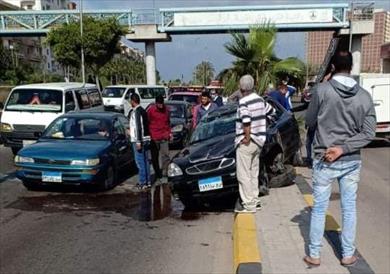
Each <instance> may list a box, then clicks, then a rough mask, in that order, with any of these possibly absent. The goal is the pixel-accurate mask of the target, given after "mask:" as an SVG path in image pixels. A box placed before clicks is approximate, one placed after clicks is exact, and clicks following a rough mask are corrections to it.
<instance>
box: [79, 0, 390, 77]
mask: <svg viewBox="0 0 390 274" xmlns="http://www.w3.org/2000/svg"><path fill="white" fill-rule="evenodd" d="M344 2H348V1H339V0H320V1H319V0H311V1H309V0H294V1H292V0H290V1H286V0H240V1H238V0H83V3H84V9H86V10H92V9H120V10H125V9H132V10H135V9H158V8H167V7H171V8H173V7H205V6H207V7H212V6H237V5H241V6H242V5H267V4H275V5H278V4H308V3H315V4H317V3H344ZM360 2H362V1H360ZM363 2H371V1H363ZM375 3H376V4H375V5H376V7H377V8H384V9H386V10H390V0H376V1H375ZM138 12H140V11H138ZM228 41H230V36H229V35H227V34H217V35H215V34H213V35H198V34H197V35H173V36H172V42H169V43H157V44H156V55H157V69H158V70H159V71H160V74H161V78H162V79H164V80H170V79H176V78H181V75H183V76H184V80H186V81H188V80H190V79H191V78H192V72H193V70H194V68H195V66H196V65H197V64H199V63H200V62H201V61H203V60H207V61H210V62H212V63H213V65H214V67H215V70H216V73H218V72H219V71H221V70H222V69H224V68H227V67H229V66H230V65H231V62H232V60H233V59H232V57H231V56H230V55H229V54H227V53H226V51H225V49H224V47H223V45H224V44H225V43H226V42H228ZM130 44H131V45H132V46H133V47H136V48H139V49H141V50H144V45H143V43H130ZM276 54H277V56H278V57H281V58H285V57H288V56H294V57H298V58H301V59H302V60H304V59H305V34H304V33H279V34H278V37H277V42H276Z"/></svg>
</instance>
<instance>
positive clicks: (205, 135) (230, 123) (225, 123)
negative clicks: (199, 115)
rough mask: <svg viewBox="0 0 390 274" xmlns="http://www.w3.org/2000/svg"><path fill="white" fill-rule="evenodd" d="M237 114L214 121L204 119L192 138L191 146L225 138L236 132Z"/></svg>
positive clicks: (216, 118)
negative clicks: (217, 138)
mask: <svg viewBox="0 0 390 274" xmlns="http://www.w3.org/2000/svg"><path fill="white" fill-rule="evenodd" d="M236 117H237V115H236V113H234V112H233V113H230V114H228V115H224V116H222V117H215V118H214V119H202V120H201V122H200V124H199V125H198V126H197V127H196V129H195V131H194V133H193V134H192V136H191V144H193V143H197V142H201V141H204V140H208V139H211V138H215V137H218V136H224V135H226V134H229V133H232V132H234V131H235V130H236V119H237V118H236Z"/></svg>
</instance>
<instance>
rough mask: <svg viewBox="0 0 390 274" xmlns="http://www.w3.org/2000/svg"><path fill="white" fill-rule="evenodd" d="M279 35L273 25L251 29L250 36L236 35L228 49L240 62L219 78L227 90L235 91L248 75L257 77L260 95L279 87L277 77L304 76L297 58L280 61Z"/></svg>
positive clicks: (235, 62)
mask: <svg viewBox="0 0 390 274" xmlns="http://www.w3.org/2000/svg"><path fill="white" fill-rule="evenodd" d="M276 32H277V30H276V29H275V28H274V27H273V26H272V25H270V24H264V25H262V26H258V27H253V28H251V29H250V31H249V35H248V36H245V35H244V34H242V33H233V34H232V41H231V42H229V43H226V44H225V49H226V51H227V52H228V53H229V54H231V55H233V56H235V57H236V60H235V61H233V66H232V67H231V68H228V69H225V70H223V71H222V72H221V73H220V74H219V75H218V77H217V78H218V79H220V80H222V81H223V82H224V83H225V91H227V92H228V93H230V92H232V91H234V90H235V89H236V88H237V83H238V80H239V78H240V77H241V76H242V75H245V74H250V75H252V76H253V78H254V79H255V86H256V89H257V91H258V92H259V93H260V94H262V93H263V92H264V91H265V90H266V88H267V87H268V85H269V84H270V83H273V84H276V80H277V78H278V77H281V76H283V75H289V76H290V77H292V78H300V77H303V75H304V71H305V68H304V64H303V62H302V61H300V60H299V59H297V58H295V57H288V58H286V59H279V58H277V57H276V56H275V54H274V47H275V41H276ZM226 83H228V85H226Z"/></svg>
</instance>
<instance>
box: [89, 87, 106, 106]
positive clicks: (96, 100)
mask: <svg viewBox="0 0 390 274" xmlns="http://www.w3.org/2000/svg"><path fill="white" fill-rule="evenodd" d="M88 97H89V101H90V103H91V105H92V106H93V107H95V106H100V105H102V104H103V102H102V98H101V97H100V94H99V91H98V90H96V89H94V90H90V91H88Z"/></svg>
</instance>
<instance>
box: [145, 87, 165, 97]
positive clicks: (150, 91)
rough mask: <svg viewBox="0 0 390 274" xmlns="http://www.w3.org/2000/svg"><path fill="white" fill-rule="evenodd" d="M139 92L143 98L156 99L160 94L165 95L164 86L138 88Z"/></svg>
mask: <svg viewBox="0 0 390 274" xmlns="http://www.w3.org/2000/svg"><path fill="white" fill-rule="evenodd" d="M138 92H139V95H140V97H141V98H142V99H154V98H156V97H157V96H158V95H162V96H164V97H165V89H164V88H138Z"/></svg>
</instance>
